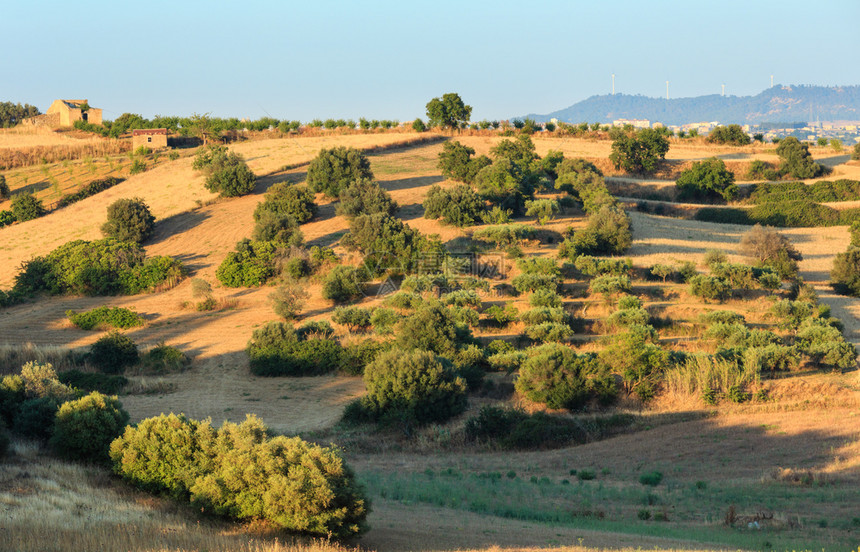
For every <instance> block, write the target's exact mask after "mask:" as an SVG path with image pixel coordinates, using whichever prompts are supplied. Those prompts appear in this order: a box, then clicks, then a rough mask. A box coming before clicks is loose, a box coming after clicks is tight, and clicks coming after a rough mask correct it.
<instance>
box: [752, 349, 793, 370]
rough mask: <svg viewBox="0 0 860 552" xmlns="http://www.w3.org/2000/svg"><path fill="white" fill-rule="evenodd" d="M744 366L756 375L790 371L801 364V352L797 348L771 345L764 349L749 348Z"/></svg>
mask: <svg viewBox="0 0 860 552" xmlns="http://www.w3.org/2000/svg"><path fill="white" fill-rule="evenodd" d="M743 362H744V366H745V368H746V369H747V370H752V371H755V372H756V373H760V372H764V371H769V372H776V371H790V370H793V369H796V368H797V367H798V365H799V364H800V352H799V351H798V350H797V348H796V347H789V346H785V345H778V344H776V343H771V344H770V345H765V346H764V347H749V348H748V349H746V350H745V351H744V355H743Z"/></svg>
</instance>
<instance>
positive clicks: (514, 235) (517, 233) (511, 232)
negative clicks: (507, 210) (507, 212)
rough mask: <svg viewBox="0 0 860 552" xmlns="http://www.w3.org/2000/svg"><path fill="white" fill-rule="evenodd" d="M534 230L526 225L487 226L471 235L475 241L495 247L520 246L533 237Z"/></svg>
mask: <svg viewBox="0 0 860 552" xmlns="http://www.w3.org/2000/svg"><path fill="white" fill-rule="evenodd" d="M534 232H535V229H534V228H533V227H531V226H528V225H526V224H504V225H501V226H487V227H485V228H480V229H478V230H476V231H475V233H474V234H472V237H473V238H474V239H476V240H484V241H488V242H492V243H494V244H496V245H497V246H500V247H502V246H507V245H515V244H521V243H523V242H525V241H526V240H530V239H532V238H533V237H534Z"/></svg>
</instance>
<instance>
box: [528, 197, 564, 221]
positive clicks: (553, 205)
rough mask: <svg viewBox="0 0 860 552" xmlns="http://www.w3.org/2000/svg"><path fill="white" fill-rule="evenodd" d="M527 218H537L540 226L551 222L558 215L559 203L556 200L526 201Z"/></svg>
mask: <svg viewBox="0 0 860 552" xmlns="http://www.w3.org/2000/svg"><path fill="white" fill-rule="evenodd" d="M525 207H526V216H527V217H535V218H537V222H538V224H540V225H544V224H546V223H547V222H549V221H550V220H551V219H552V218H553V216H554V215H555V214H556V213H558V211H559V205H558V201H556V200H554V199H534V200H530V201H526V203H525Z"/></svg>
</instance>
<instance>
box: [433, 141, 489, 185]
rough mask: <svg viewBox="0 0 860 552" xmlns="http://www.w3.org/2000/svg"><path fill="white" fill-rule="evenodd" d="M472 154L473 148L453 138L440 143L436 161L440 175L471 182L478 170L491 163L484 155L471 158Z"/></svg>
mask: <svg viewBox="0 0 860 552" xmlns="http://www.w3.org/2000/svg"><path fill="white" fill-rule="evenodd" d="M474 154H475V150H474V149H472V148H470V147H468V146H464V145H462V144H461V143H460V142H457V141H455V140H451V141H448V142H445V143H444V144H442V151H441V152H440V153H439V163H438V167H439V169H440V170H441V171H442V176H443V177H445V178H449V179H451V180H459V181H460V182H465V183H467V184H471V183H473V182H474V181H475V176H476V175H477V174H478V172H479V171H480V170H481V169H483V168H484V167H486V166H488V165H490V164H491V163H492V162H491V161H490V159H489V158H488V157H487V156H485V155H481V156H479V157H476V158H472V156H473V155H474Z"/></svg>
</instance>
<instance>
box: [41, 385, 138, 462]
mask: <svg viewBox="0 0 860 552" xmlns="http://www.w3.org/2000/svg"><path fill="white" fill-rule="evenodd" d="M128 420H129V415H128V412H126V411H125V410H123V408H122V404H121V403H120V402H119V400H117V398H116V397H107V396H105V395H102V394H101V393H99V392H97V391H96V392H93V393H90V394H89V395H86V396H85V397H82V398H80V399H78V400H76V401H69V402H66V403H63V404H62V406H60V409H59V410H58V411H57V415H56V418H55V419H54V431H53V434H52V435H51V440H50V445H51V448H53V449H54V451H55V452H56V453H57V454H59V455H60V456H61V457H63V458H67V459H70V460H86V461H93V462H105V461H107V460H108V453H109V448H110V444H111V442H112V441H113V440H114V439H116V438H117V437H119V436H120V434H122V432H123V428H124V427H125V426H126V425H127V424H128Z"/></svg>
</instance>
